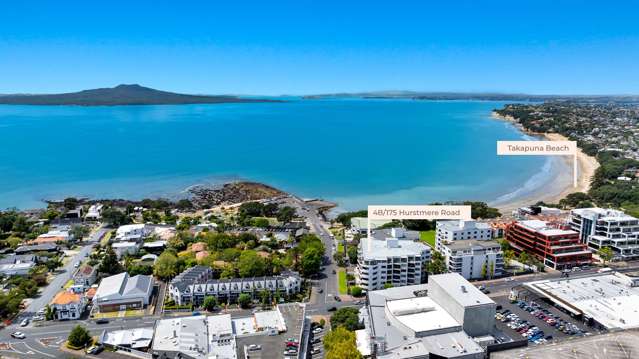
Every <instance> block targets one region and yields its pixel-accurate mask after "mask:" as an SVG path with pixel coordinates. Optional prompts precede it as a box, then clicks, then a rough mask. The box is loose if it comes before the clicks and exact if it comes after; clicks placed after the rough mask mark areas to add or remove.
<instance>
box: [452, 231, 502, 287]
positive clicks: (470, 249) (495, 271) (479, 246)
mask: <svg viewBox="0 0 639 359" xmlns="http://www.w3.org/2000/svg"><path fill="white" fill-rule="evenodd" d="M441 248H442V249H441V252H440V253H441V254H442V255H443V256H444V258H446V267H447V269H448V271H449V272H452V273H458V274H460V275H461V276H462V277H464V278H465V279H480V278H494V277H497V276H500V275H501V274H502V272H503V270H504V255H503V252H502V250H501V245H499V243H497V242H496V241H478V240H475V239H464V240H456V241H452V242H450V243H447V244H443V245H442V246H441Z"/></svg>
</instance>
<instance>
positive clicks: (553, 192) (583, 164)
mask: <svg viewBox="0 0 639 359" xmlns="http://www.w3.org/2000/svg"><path fill="white" fill-rule="evenodd" d="M492 117H493V118H495V119H498V120H502V121H508V122H510V123H513V124H514V125H515V126H516V127H517V128H519V129H520V130H521V131H522V132H525V133H526V134H529V135H533V136H541V137H543V138H544V139H546V140H549V141H567V140H568V139H567V138H566V137H565V136H563V135H560V134H558V133H531V132H530V131H526V130H525V129H523V127H522V126H521V125H520V124H518V123H517V122H516V121H515V120H514V119H513V118H512V117H504V116H500V115H498V114H496V113H493V115H492ZM598 167H599V163H598V162H597V160H596V159H595V158H594V157H592V156H588V155H586V154H585V153H584V152H583V151H582V150H581V149H578V150H577V187H574V186H573V177H572V174H573V158H572V157H571V156H562V157H556V160H554V161H553V162H552V169H551V175H550V178H548V180H547V181H546V182H545V183H544V184H542V185H541V186H540V187H539V188H536V189H534V190H532V191H530V192H528V193H523V194H521V195H517V194H514V195H513V196H512V198H507V199H503V200H496V201H493V202H492V203H491V205H492V206H495V207H497V208H499V210H500V211H501V212H502V214H504V215H506V214H509V213H510V212H511V211H512V210H514V209H517V208H519V207H522V206H526V205H530V204H533V203H536V202H538V201H543V202H546V203H557V202H559V200H560V199H562V198H563V197H565V196H567V195H568V194H570V193H574V192H588V190H589V189H590V180H591V178H592V176H593V175H594V174H595V170H596V169H597V168H598Z"/></svg>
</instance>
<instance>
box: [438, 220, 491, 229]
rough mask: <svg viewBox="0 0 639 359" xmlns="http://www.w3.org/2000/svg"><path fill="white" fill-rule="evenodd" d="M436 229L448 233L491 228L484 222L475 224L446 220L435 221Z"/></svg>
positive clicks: (474, 222)
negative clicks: (439, 228) (438, 228)
mask: <svg viewBox="0 0 639 359" xmlns="http://www.w3.org/2000/svg"><path fill="white" fill-rule="evenodd" d="M437 227H441V228H442V229H445V230H448V231H461V230H466V231H468V230H472V229H490V228H491V226H490V224H489V223H486V222H477V221H464V220H447V221H437Z"/></svg>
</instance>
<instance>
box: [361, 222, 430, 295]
mask: <svg viewBox="0 0 639 359" xmlns="http://www.w3.org/2000/svg"><path fill="white" fill-rule="evenodd" d="M418 238H419V234H418V233H417V232H414V231H412V232H410V231H409V232H405V231H404V230H403V229H401V228H393V229H384V230H376V231H375V233H374V234H373V237H372V238H364V239H362V240H361V241H360V244H359V247H358V258H357V267H356V269H355V281H356V283H357V285H358V286H360V287H362V289H364V290H377V289H382V288H384V286H385V285H386V284H387V283H388V284H390V285H392V286H394V287H399V286H405V285H413V284H420V283H424V282H425V281H426V264H427V263H428V262H429V261H430V256H431V253H430V247H429V246H427V245H425V244H423V243H421V242H420V241H419V239H418Z"/></svg>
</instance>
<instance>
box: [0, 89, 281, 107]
mask: <svg viewBox="0 0 639 359" xmlns="http://www.w3.org/2000/svg"><path fill="white" fill-rule="evenodd" d="M243 102H280V101H278V100H269V99H247V98H240V97H236V96H226V95H225V96H209V95H186V94H179V93H174V92H167V91H160V90H155V89H152V88H149V87H144V86H140V85H137V84H134V85H118V86H116V87H112V88H98V89H92V90H84V91H79V92H69V93H60V94H40V95H38V94H33V95H31V94H18V95H0V104H2V105H76V106H118V105H186V104H215V103H243Z"/></svg>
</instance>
